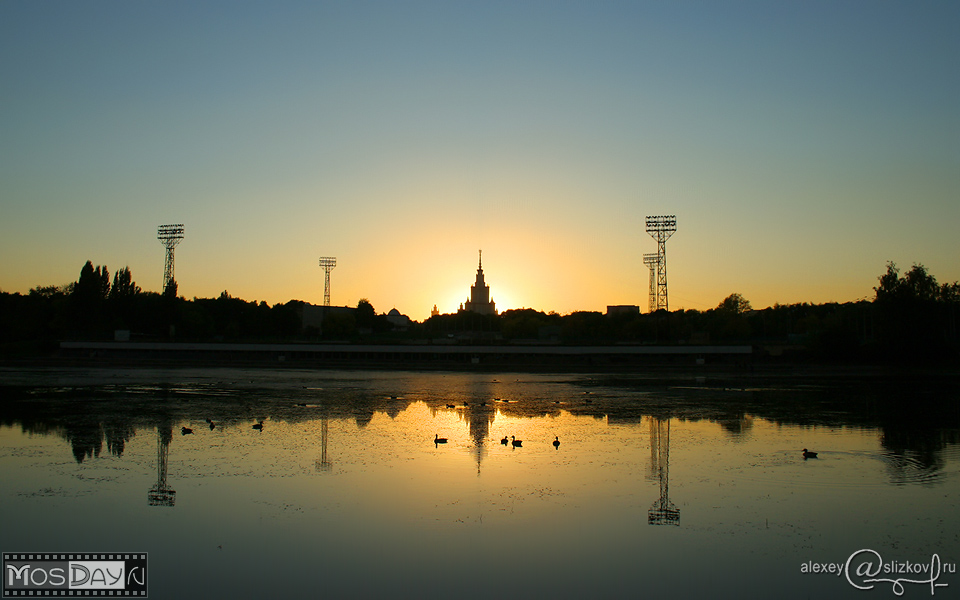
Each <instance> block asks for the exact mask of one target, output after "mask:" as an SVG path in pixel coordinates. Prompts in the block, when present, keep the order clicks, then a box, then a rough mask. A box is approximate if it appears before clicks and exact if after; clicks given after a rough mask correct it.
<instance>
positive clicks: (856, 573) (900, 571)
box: [800, 548, 957, 596]
mask: <svg viewBox="0 0 960 600" xmlns="http://www.w3.org/2000/svg"><path fill="white" fill-rule="evenodd" d="M861 555H866V556H863V557H862V558H861V559H860V560H859V562H856V561H857V557H859V556H861ZM800 572H801V573H826V574H829V575H836V576H837V577H839V576H840V575H844V576H845V577H846V578H847V582H849V583H850V585H852V586H853V587H855V588H857V589H858V590H870V589H873V587H874V584H877V583H889V584H891V586H892V591H893V593H894V594H896V595H897V596H902V595H903V592H904V587H903V584H905V583H915V584H929V585H930V594H931V595H933V594H934V593H935V592H936V589H937V588H938V587H947V586H948V585H949V584H946V583H937V580H938V579H939V578H940V575H941V574H942V573H956V572H957V564H956V563H941V562H940V556H939V555H937V554H934V555H933V556H931V557H930V562H929V563H918V562H910V561H903V562H900V561H895V560H891V561H888V562H884V561H883V558H882V557H881V556H880V553H879V552H877V551H875V550H870V549H868V548H864V549H862V550H857V551H856V552H854V553H853V554H851V555H850V557H849V558H847V561H846V562H845V563H829V562H828V563H818V562H814V561H807V562H805V563H803V564H801V565H800ZM880 574H883V575H892V576H896V575H905V577H878V575H880ZM922 577H926V579H922Z"/></svg>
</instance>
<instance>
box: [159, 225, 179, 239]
mask: <svg viewBox="0 0 960 600" xmlns="http://www.w3.org/2000/svg"><path fill="white" fill-rule="evenodd" d="M157 239H158V240H162V241H168V240H182V239H183V223H177V224H174V225H161V226H159V227H157Z"/></svg>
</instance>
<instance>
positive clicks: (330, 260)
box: [320, 256, 337, 269]
mask: <svg viewBox="0 0 960 600" xmlns="http://www.w3.org/2000/svg"><path fill="white" fill-rule="evenodd" d="M320 266H321V267H324V268H329V269H332V268H334V267H336V266H337V259H336V257H333V256H321V257H320Z"/></svg>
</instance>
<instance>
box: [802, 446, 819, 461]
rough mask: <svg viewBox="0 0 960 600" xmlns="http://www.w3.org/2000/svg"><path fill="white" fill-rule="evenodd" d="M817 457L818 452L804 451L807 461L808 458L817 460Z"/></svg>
mask: <svg viewBox="0 0 960 600" xmlns="http://www.w3.org/2000/svg"><path fill="white" fill-rule="evenodd" d="M816 457H817V453H816V452H810V451H809V450H807V449H806V448H804V449H803V460H807V459H808V458H816Z"/></svg>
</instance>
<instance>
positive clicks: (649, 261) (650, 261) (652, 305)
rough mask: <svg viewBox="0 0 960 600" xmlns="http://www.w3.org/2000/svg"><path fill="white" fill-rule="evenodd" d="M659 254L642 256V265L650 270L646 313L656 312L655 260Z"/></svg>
mask: <svg viewBox="0 0 960 600" xmlns="http://www.w3.org/2000/svg"><path fill="white" fill-rule="evenodd" d="M659 256H660V255H659V254H644V255H643V264H645V265H647V267H648V268H649V269H650V300H649V301H648V302H647V312H654V311H655V310H657V262H658V261H657V258H658V257H659Z"/></svg>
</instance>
